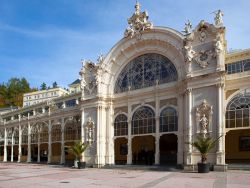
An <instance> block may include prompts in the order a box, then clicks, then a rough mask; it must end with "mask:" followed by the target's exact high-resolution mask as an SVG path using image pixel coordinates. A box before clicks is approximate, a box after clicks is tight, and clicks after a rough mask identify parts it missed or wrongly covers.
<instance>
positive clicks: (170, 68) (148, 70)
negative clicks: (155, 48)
mask: <svg viewBox="0 0 250 188" xmlns="http://www.w3.org/2000/svg"><path fill="white" fill-rule="evenodd" d="M177 78H178V76H177V71H176V69H175V66H174V65H173V63H171V62H170V60H169V59H168V58H166V57H164V56H163V55H160V54H155V53H149V54H144V55H141V56H139V57H137V58H135V59H133V60H132V61H130V62H129V63H128V64H127V65H126V66H125V67H124V69H123V70H122V72H121V73H120V75H119V77H118V79H117V81H116V84H115V91H114V92H115V93H122V92H125V91H128V90H135V89H140V88H145V87H150V86H153V85H155V84H156V83H158V84H163V83H168V82H172V81H176V80H177Z"/></svg>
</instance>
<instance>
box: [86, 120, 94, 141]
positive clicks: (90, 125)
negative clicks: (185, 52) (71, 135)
mask: <svg viewBox="0 0 250 188" xmlns="http://www.w3.org/2000/svg"><path fill="white" fill-rule="evenodd" d="M94 128H95V126H94V121H93V120H92V118H91V117H89V118H88V121H87V123H86V133H87V134H86V135H87V137H86V140H87V142H88V143H89V144H92V143H93V141H94Z"/></svg>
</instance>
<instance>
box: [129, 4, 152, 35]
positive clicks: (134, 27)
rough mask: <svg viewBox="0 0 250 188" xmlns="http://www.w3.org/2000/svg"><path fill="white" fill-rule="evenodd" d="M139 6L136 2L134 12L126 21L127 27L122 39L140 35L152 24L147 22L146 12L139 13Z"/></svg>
mask: <svg viewBox="0 0 250 188" xmlns="http://www.w3.org/2000/svg"><path fill="white" fill-rule="evenodd" d="M140 6H141V5H140V4H139V2H136V5H135V12H134V14H133V15H132V16H131V17H130V18H129V19H128V24H129V27H128V28H127V29H126V30H125V33H124V37H129V36H130V37H131V38H132V37H133V36H134V35H136V34H140V33H141V32H142V31H145V30H148V29H151V28H152V27H153V24H152V23H151V22H150V21H148V17H149V16H148V13H147V11H144V12H141V11H140Z"/></svg>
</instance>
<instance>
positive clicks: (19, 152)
mask: <svg viewBox="0 0 250 188" xmlns="http://www.w3.org/2000/svg"><path fill="white" fill-rule="evenodd" d="M20 121H21V116H20V115H19V143H18V162H19V163H20V162H21V160H22V127H21V124H20Z"/></svg>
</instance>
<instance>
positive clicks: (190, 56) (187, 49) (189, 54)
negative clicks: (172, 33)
mask: <svg viewBox="0 0 250 188" xmlns="http://www.w3.org/2000/svg"><path fill="white" fill-rule="evenodd" d="M184 49H185V58H186V62H191V61H192V59H193V57H194V54H195V51H194V50H193V48H192V46H184Z"/></svg>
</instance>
